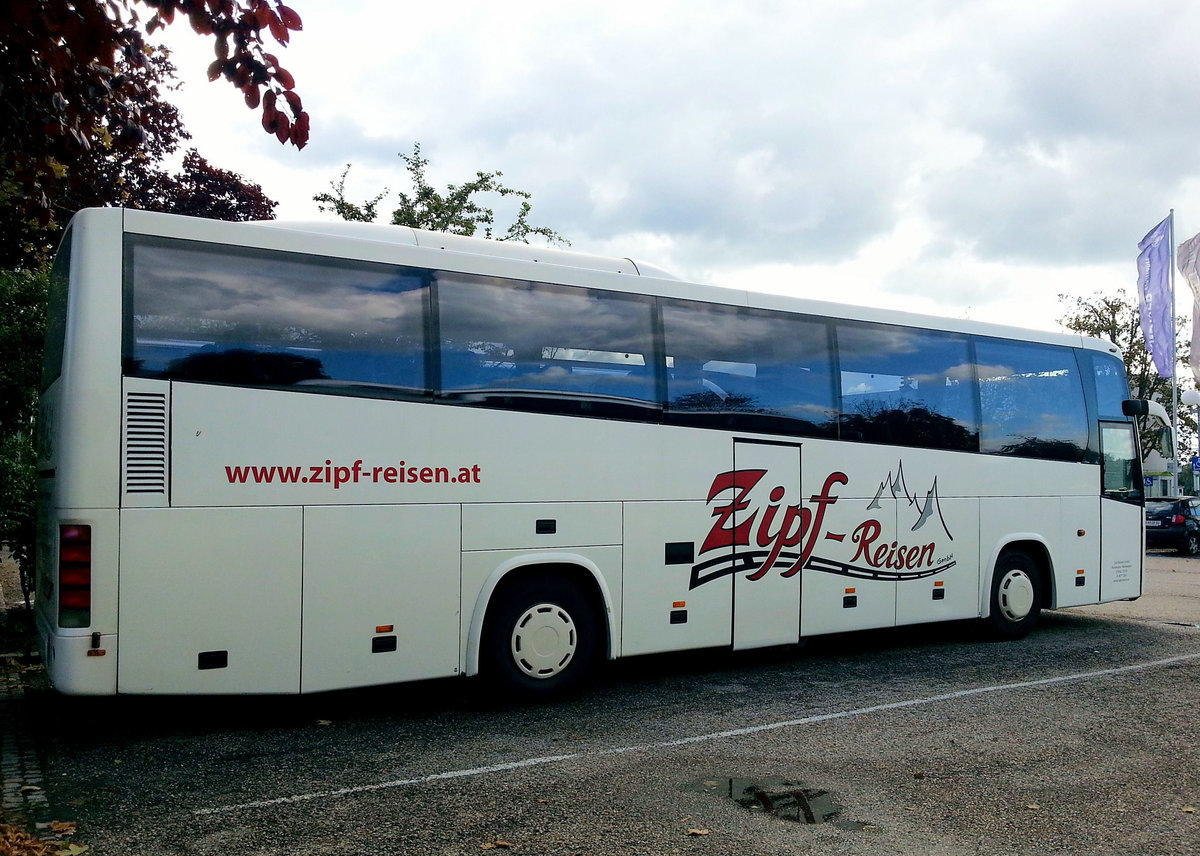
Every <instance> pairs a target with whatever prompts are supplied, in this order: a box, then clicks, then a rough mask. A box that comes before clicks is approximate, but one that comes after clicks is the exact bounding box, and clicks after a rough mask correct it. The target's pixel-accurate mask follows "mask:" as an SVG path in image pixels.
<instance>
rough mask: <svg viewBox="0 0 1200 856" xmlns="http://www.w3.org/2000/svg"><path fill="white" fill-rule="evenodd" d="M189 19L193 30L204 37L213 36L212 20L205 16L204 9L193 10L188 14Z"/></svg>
mask: <svg viewBox="0 0 1200 856" xmlns="http://www.w3.org/2000/svg"><path fill="white" fill-rule="evenodd" d="M188 19H189V20H190V21H191V23H192V29H193V30H195V31H196V32H197V33H199V34H200V35H202V36H210V35H212V31H213V28H212V20H210V19H209V17H208V16H207V15H205V14H204V10H203V9H193V10H192V11H191V12H189V13H188Z"/></svg>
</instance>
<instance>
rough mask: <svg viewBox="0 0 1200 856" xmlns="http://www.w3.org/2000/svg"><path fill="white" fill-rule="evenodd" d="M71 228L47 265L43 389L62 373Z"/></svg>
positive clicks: (69, 278) (69, 276)
mask: <svg viewBox="0 0 1200 856" xmlns="http://www.w3.org/2000/svg"><path fill="white" fill-rule="evenodd" d="M71 234H72V233H71V230H70V229H67V233H66V234H65V235H64V236H63V239H62V243H61V244H59V247H58V254H57V255H56V256H55V257H54V266H53V267H51V268H50V294H49V300H48V302H47V306H46V350H45V352H44V354H43V356H42V392H45V391H46V390H47V389H49V388H50V384H52V383H54V382H55V381H56V380H58V378H59V377H60V376H61V375H62V365H63V349H64V347H65V345H66V338H67V292H68V291H69V286H70V282H71Z"/></svg>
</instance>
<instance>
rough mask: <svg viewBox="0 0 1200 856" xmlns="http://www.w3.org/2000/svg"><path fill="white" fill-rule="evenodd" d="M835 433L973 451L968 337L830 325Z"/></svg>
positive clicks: (974, 434) (975, 428) (884, 326)
mask: <svg viewBox="0 0 1200 856" xmlns="http://www.w3.org/2000/svg"><path fill="white" fill-rule="evenodd" d="M836 329H837V346H838V358H839V362H840V366H841V402H842V415H841V432H842V433H841V436H842V438H843V439H848V440H861V441H865V442H869V443H895V444H898V445H901V446H921V447H925V448H931V449H955V450H959V451H975V450H976V449H977V448H978V444H979V430H978V416H977V413H976V408H975V380H974V370H973V366H972V364H971V359H970V349H969V344H968V340H967V339H966V338H965V337H963V336H958V335H954V334H947V333H935V332H930V331H925V330H916V329H913V328H910V327H899V326H894V325H890V324H865V323H853V322H842V323H840V324H838V325H837V328H836Z"/></svg>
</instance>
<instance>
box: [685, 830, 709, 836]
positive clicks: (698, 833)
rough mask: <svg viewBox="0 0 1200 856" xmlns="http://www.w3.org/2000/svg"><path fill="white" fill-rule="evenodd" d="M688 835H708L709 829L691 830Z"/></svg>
mask: <svg viewBox="0 0 1200 856" xmlns="http://www.w3.org/2000/svg"><path fill="white" fill-rule="evenodd" d="M687 834H688V835H708V830H707V829H689V830H688V831H687Z"/></svg>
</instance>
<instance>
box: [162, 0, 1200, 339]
mask: <svg viewBox="0 0 1200 856" xmlns="http://www.w3.org/2000/svg"><path fill="white" fill-rule="evenodd" d="M289 5H290V6H292V8H294V9H295V10H296V11H297V12H298V13H299V14H300V16H301V18H302V19H303V22H304V29H303V30H302V31H301V32H299V33H296V34H294V35H293V38H292V41H291V44H290V45H289V46H288V47H286V48H282V49H281V48H279V47H278V46H277V45H275V44H274V43H273V42H270V41H269V40H268V47H267V50H269V51H271V52H273V53H276V54H277V55H278V57H279V59H280V62H281V63H282V65H283V66H284V67H286V68H287V69H288V70H289V71H290V72H291V73H292V74H293V75H294V77H295V79H296V91H297V92H298V93H299V94H300V95H301V96H302V97H303V99H304V106H305V108H306V109H307V111H308V112H309V114H310V116H311V120H312V131H311V138H310V142H309V144H308V146H307V147H305V148H304V149H303V150H302V151H297V150H295V148H294V147H291V146H286V147H285V146H282V145H280V144H279V143H278V141H277V140H275V138H274V137H272V136H268V135H267V134H266V133H265V132H263V130H262V126H261V118H260V115H259V114H258V113H256V112H253V111H251V110H249V109H247V108H246V107H245V106H244V103H243V102H242V99H241V95H240V93H238V92H236V91H235V90H234V89H233V88H232V86H230V85H229V84H227V83H225V82H224V81H223V80H222V81H217V82H215V83H210V82H208V79H207V76H206V74H205V71H206V69H207V66H208V64H209V62H210V61H211V60H212V58H213V56H214V54H213V52H212V44H211V41H209V40H207V39H205V38H203V37H199V36H196V35H194V34H193V33H192V32H191V30H190V28H188V26H187V23H186V21H185V20H182V19H181V20H179V21H177V22H176V23H175V24H174V25H173V26H172V27H170V28H168V30H167V33H166V38H165V39H164V40H165V41H166V42H167V44H168V45H169V46H170V47H171V48H172V51H173V54H174V61H175V64H176V65H177V67H178V68H179V77H180V79H181V81H182V82H183V86H182V87H181V89H180V91H178V92H176V93H172V94H171V96H170V97H171V100H173V101H174V102H175V103H176V104H177V105H178V106H179V108H180V110H181V113H182V118H183V121H184V124H185V126H186V127H187V129H188V131H189V132H190V133H191V134H192V138H193V139H192V140H191V141H190V145H192V146H194V147H195V148H197V149H198V150H199V151H200V153H201V154H202V155H203V156H204V157H206V158H207V159H208V160H209V162H210V163H212V164H213V165H215V166H218V167H221V168H224V169H228V170H232V171H234V172H237V173H240V174H241V175H243V176H244V177H246V178H248V179H251V180H253V181H256V182H257V183H259V184H260V185H262V188H263V190H264V192H265V193H266V194H267V195H268V196H269V197H271V198H272V199H275V200H277V201H278V202H279V208H278V209H277V216H278V217H279V219H280V220H308V221H311V220H321V219H332V215H330V214H328V213H325V214H322V213H321V212H319V211H318V208H317V205H316V203H315V202H314V201H313V199H312V197H313V196H314V195H315V194H317V193H321V192H324V191H328V190H329V189H330V184H331V182H332V181H334V180H336V179H337V178H338V176H339V175H340V174H341V171H342V170H343V169H344V168H345V166H346V165H347V164H352V165H353V166H352V168H351V170H350V172H349V175H348V178H347V183H346V189H347V196H348V198H350V199H351V200H356V201H362V200H365V199H367V198H370V197H373V196H375V195H376V194H378V193H379V192H381V191H383V190H384V189H385V188H392V189H406V188H407V175H406V173H405V170H404V163H403V162H402V161H401V159H400V157H399V155H400V154H401V153H405V154H407V153H411V152H412V148H413V145H414V143H420V145H421V151H422V154H423V156H425V157H427V158H428V159H429V161H430V164H429V166H428V168H427V172H428V177H429V179H430V181H431V183H432V184H434V185H435V186H436V187H439V188H444V187H445V185H447V184H449V183H462V182H464V181H467V180H469V179H470V178H473V177H474V175H475V173H476V172H478V171H480V170H484V171H492V170H499V171H501V172H502V173H503V180H504V182H505V183H507V184H509V185H510V186H512V187H515V188H519V189H521V190H525V191H528V192H529V193H531V194H532V196H533V209H532V213H531V217H530V221H531V222H532V223H534V224H535V225H545V226H549V227H550V228H552V229H554V230H556V231H557V232H559V233H560V234H562V235H563V236H565V237H566V238H568V239H569V240H570V241H571V249H574V250H578V251H581V252H588V253H599V254H605V255H614V256H630V257H633V258H635V259H638V260H641V261H646V262H650V263H653V264H655V265H657V266H659V267H662V268H666V269H667V270H669V271H671V272H673V273H674V274H676V275H677V276H679V277H681V278H684V279H688V280H694V281H698V282H705V283H715V284H717V285H725V286H730V287H736V288H747V289H752V290H756V291H766V292H772V293H779V294H787V295H794V296H799V297H809V298H816V299H822V300H834V301H838V302H843V303H854V304H860V305H867V306H879V307H885V308H894V309H906V310H910V311H916V312H924V313H929V314H935V315H943V316H949V317H954V318H970V319H974V320H979V321H995V322H1000V323H1007V324H1017V325H1020V326H1026V327H1034V328H1038V329H1043V330H1057V329H1060V327H1059V324H1058V318H1060V317H1061V316H1062V315H1063V314H1064V312H1065V310H1066V305H1065V304H1064V303H1063V302H1061V301H1060V299H1059V297H1058V295H1060V294H1068V295H1077V296H1087V295H1091V294H1093V293H1096V292H1103V293H1106V294H1112V293H1116V292H1118V291H1121V290H1122V289H1124V290H1127V291H1129V292H1130V293H1132V291H1133V289H1134V286H1135V283H1136V279H1137V270H1136V265H1135V259H1136V256H1137V252H1138V250H1137V243H1138V241H1139V240H1140V239H1141V238H1142V237H1143V235H1145V234H1146V233H1147V232H1149V231H1150V229H1151V228H1152V227H1154V225H1155V224H1157V223H1158V222H1159V221H1160V220H1162V219H1163V218H1164V217H1166V216H1167V213H1168V211H1169V210H1170V209H1172V208H1173V209H1174V210H1175V212H1176V213H1175V223H1176V237H1177V240H1179V241H1182V240H1183V239H1185V238H1187V237H1190V236H1191V235H1192V234H1195V233H1196V232H1197V231H1200V59H1197V54H1196V51H1195V47H1194V44H1195V42H1194V35H1193V34H1195V33H1197V32H1200V3H1195V2H1160V0H1143V2H1139V3H1132V2H1128V0H1086V2H1056V0H1040V2H1025V0H1005V2H965V0H952V1H949V2H948V0H905V2H903V3H901V2H885V0H842V2H838V3H829V2H820V3H818V2H809V0H793V2H757V0H739V2H737V3H729V2H724V0H722V2H714V0H690V2H674V0H639V2H627V0H604V2H594V0H577V2H561V0H560V1H559V2H540V1H539V2H525V0H512V2H508V3H483V2H475V0H457V2H443V3H432V4H428V3H421V4H417V3H407V2H397V0H387V1H386V2H384V0H339V2H337V3H331V2H328V0H289ZM495 202H496V204H495V206H494V207H495V208H496V211H497V222H498V223H500V224H501V225H502V226H503V225H506V224H507V223H508V222H510V221H511V219H512V217H513V216H515V207H510V206H509V204H508V202H507V201H505V200H495ZM389 203H390V204H389ZM394 207H395V194H394V193H393V194H391V195H389V196H388V197H385V199H384V200H383V201H382V203H381V204H380V210H381V211H382V212H385V219H386V214H390V211H391V210H392V208H394ZM506 216H507V218H508V219H505V218H506ZM1177 292H1178V294H1177V307H1178V309H1179V311H1180V312H1181V313H1190V309H1191V303H1192V299H1191V294H1190V292H1188V289H1187V286H1186V284H1185V283H1184V281H1183V279H1182V277H1179V278H1178V284H1177Z"/></svg>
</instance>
